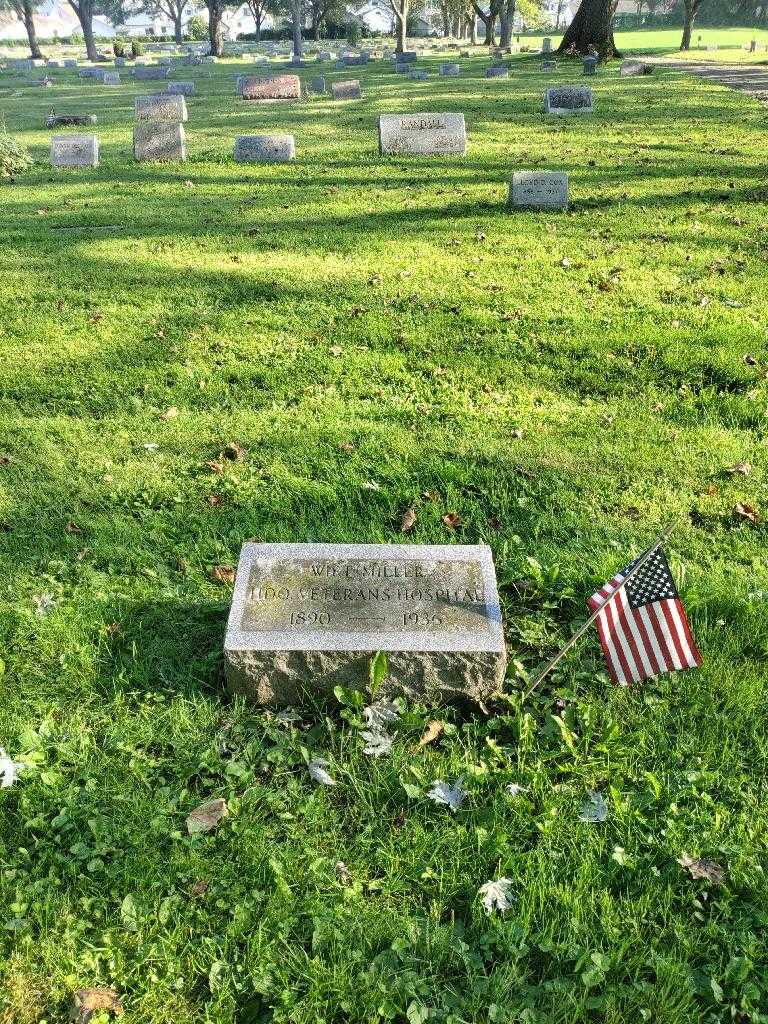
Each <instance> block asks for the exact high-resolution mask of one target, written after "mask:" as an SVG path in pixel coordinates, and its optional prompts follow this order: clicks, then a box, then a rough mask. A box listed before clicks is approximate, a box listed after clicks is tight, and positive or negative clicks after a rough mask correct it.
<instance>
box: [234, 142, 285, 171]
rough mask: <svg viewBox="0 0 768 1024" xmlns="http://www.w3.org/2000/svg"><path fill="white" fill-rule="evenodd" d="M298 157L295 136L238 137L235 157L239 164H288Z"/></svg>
mask: <svg viewBox="0 0 768 1024" xmlns="http://www.w3.org/2000/svg"><path fill="white" fill-rule="evenodd" d="M295 156H296V142H295V140H294V137H293V135H238V136H236V138H235V152H234V157H235V160H236V161H237V162H238V163H266V164H279V163H287V162H288V161H289V160H293V158H294V157H295Z"/></svg>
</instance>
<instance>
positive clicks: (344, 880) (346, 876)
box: [334, 860, 352, 885]
mask: <svg viewBox="0 0 768 1024" xmlns="http://www.w3.org/2000/svg"><path fill="white" fill-rule="evenodd" d="M334 870H335V872H336V877H337V878H338V880H339V881H340V882H341V884H342V885H352V872H351V871H350V870H349V868H348V867H347V865H346V864H345V863H344V861H343V860H337V861H336V864H335V865H334Z"/></svg>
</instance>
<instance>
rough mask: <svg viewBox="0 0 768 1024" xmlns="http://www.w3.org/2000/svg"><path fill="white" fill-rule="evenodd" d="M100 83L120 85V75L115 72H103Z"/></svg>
mask: <svg viewBox="0 0 768 1024" xmlns="http://www.w3.org/2000/svg"><path fill="white" fill-rule="evenodd" d="M101 81H102V84H103V85H120V75H119V73H118V72H117V71H105V72H104V77H103V78H102V80H101Z"/></svg>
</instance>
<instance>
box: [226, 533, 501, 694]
mask: <svg viewBox="0 0 768 1024" xmlns="http://www.w3.org/2000/svg"><path fill="white" fill-rule="evenodd" d="M378 651H383V652H385V653H386V656H387V663H388V664H387V674H386V678H385V680H384V682H383V683H382V684H381V687H380V689H379V690H378V691H377V693H378V694H379V695H380V696H392V695H394V694H396V693H400V692H405V693H406V694H407V695H408V696H410V697H414V698H418V699H420V700H425V701H427V702H428V703H430V704H438V703H445V702H447V701H451V700H453V699H457V698H470V699H473V700H478V701H483V700H487V699H488V698H490V697H491V696H492V695H493V694H494V693H497V692H498V691H499V690H500V689H501V688H502V686H503V682H504V674H505V669H506V653H505V648H504V638H503V633H502V627H501V612H500V609H499V598H498V592H497V588H496V577H495V572H494V567H493V560H492V557H491V552H490V549H489V548H487V547H483V546H479V545H478V546H475V545H445V546H434V547H430V546H419V545H411V544H396V545H386V544H355V545H347V544H246V545H244V547H243V550H242V552H241V555H240V563H239V566H238V571H237V579H236V582H235V592H234V595H233V599H232V607H231V609H230V614H229V621H228V624H227V635H226V640H225V643H224V659H225V666H226V674H227V681H228V684H229V687H230V689H231V690H233V691H234V692H237V693H243V694H245V695H246V696H248V697H249V698H251V699H252V700H255V701H257V702H258V703H260V704H265V705H268V706H273V707H276V706H280V705H285V704H297V703H300V702H301V700H302V698H303V696H304V695H313V694H317V693H329V692H331V691H332V689H333V687H334V686H337V685H342V686H346V687H350V688H353V689H357V690H367V689H368V686H369V666H370V659H371V657H372V656H373V655H374V654H375V653H376V652H378Z"/></svg>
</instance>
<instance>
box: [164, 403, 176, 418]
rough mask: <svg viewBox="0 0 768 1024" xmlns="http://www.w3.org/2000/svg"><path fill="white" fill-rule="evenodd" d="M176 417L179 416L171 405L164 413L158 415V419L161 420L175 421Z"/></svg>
mask: <svg viewBox="0 0 768 1024" xmlns="http://www.w3.org/2000/svg"><path fill="white" fill-rule="evenodd" d="M178 415H179V410H178V409H177V408H176V406H175V405H172V406H170V407H169V408H168V409H166V410H165V412H163V413H160V419H161V420H175V419H176V417H177V416H178Z"/></svg>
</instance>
